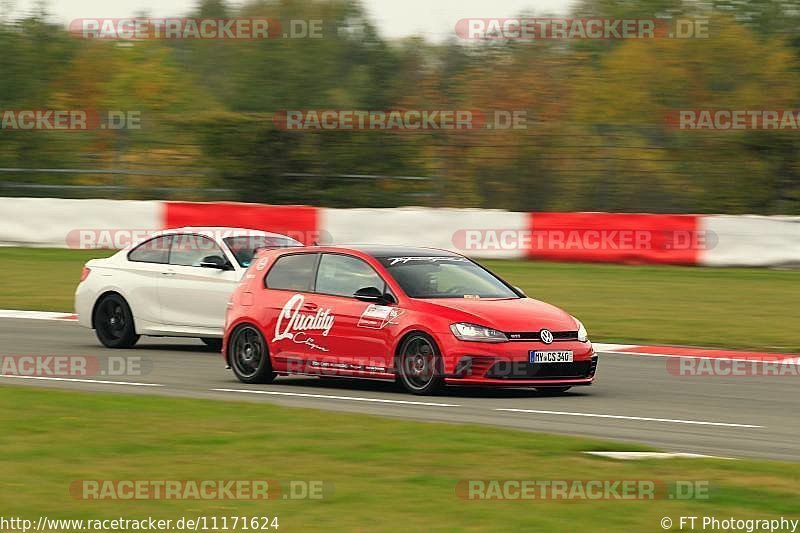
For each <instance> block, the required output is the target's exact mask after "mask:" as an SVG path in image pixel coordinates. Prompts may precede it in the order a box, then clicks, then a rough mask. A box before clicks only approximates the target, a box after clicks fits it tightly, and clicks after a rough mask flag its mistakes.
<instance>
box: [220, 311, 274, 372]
mask: <svg viewBox="0 0 800 533" xmlns="http://www.w3.org/2000/svg"><path fill="white" fill-rule="evenodd" d="M228 362H229V363H230V365H231V368H232V369H233V373H234V374H236V377H237V378H239V381H241V382H242V383H271V382H272V380H274V379H275V372H273V371H272V363H271V362H270V360H269V350H268V349H267V343H266V342H265V341H264V336H263V335H261V332H260V331H258V329H257V328H255V327H253V326H251V325H249V324H245V325H242V326H239V327H238V328H236V329H235V330H233V333H231V338H230V340H229V342H228Z"/></svg>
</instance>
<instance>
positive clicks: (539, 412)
mask: <svg viewBox="0 0 800 533" xmlns="http://www.w3.org/2000/svg"><path fill="white" fill-rule="evenodd" d="M495 411H506V412H510V413H533V414H537V415H563V416H585V417H589V418H614V419H617V420H637V421H640V422H669V423H672V424H694V425H699V426H722V427H732V428H762V427H764V426H754V425H752V424H733V423H729V422H705V421H702V420H678V419H675V418H650V417H646V416H622V415H604V414H598V413H573V412H570V411H542V410H538V409H495Z"/></svg>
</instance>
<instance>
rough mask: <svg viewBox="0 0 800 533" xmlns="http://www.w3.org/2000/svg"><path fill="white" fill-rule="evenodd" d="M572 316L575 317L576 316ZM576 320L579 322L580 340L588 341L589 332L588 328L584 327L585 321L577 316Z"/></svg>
mask: <svg viewBox="0 0 800 533" xmlns="http://www.w3.org/2000/svg"><path fill="white" fill-rule="evenodd" d="M572 318H575V317H574V316H573V317H572ZM575 322H577V323H578V340H579V341H581V342H586V341H588V340H589V334H588V333H586V328H585V327H583V323H582V322H581V321H580V320H578V319H577V318H575Z"/></svg>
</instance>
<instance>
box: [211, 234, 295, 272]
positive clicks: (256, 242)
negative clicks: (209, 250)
mask: <svg viewBox="0 0 800 533" xmlns="http://www.w3.org/2000/svg"><path fill="white" fill-rule="evenodd" d="M223 240H224V241H225V244H226V245H227V246H228V248H230V250H231V252H232V253H233V256H234V257H235V258H236V261H238V263H239V265H241V266H242V267H248V266H250V263H251V262H252V261H253V257H254V256H255V255H256V253H258V251H259V250H263V249H269V248H293V247H296V246H303V245H302V244H301V243H300V242H298V241H296V240H294V239H292V238H291V237H285V236H283V235H241V236H239V237H226V238H225V239H223Z"/></svg>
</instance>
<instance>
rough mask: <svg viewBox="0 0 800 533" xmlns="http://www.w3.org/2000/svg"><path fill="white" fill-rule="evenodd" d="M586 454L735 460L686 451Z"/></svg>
mask: <svg viewBox="0 0 800 533" xmlns="http://www.w3.org/2000/svg"><path fill="white" fill-rule="evenodd" d="M583 453H585V454H587V455H596V456H598V457H607V458H609V459H620V460H623V461H636V460H641V459H725V460H727V461H735V459H734V458H733V457H719V456H716V455H703V454H700V453H686V452H583Z"/></svg>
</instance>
